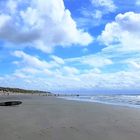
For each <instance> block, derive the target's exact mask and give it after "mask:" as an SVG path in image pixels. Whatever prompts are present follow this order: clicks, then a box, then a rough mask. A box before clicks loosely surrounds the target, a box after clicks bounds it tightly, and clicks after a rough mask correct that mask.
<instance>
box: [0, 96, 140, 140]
mask: <svg viewBox="0 0 140 140" xmlns="http://www.w3.org/2000/svg"><path fill="white" fill-rule="evenodd" d="M5 100H21V101H23V104H22V105H20V106H16V107H0V140H140V109H135V108H127V107H119V106H111V105H103V104H97V103H87V102H76V101H66V100H64V99H57V98H55V97H45V96H44V97H41V96H18V97H16V96H12V97H11V96H9V97H2V96H0V101H5Z"/></svg>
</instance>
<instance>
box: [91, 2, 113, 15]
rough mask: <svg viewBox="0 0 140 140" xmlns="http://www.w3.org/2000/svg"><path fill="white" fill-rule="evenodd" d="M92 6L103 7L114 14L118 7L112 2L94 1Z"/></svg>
mask: <svg viewBox="0 0 140 140" xmlns="http://www.w3.org/2000/svg"><path fill="white" fill-rule="evenodd" d="M91 2H92V4H93V5H94V6H96V7H103V8H105V10H107V11H109V12H114V11H115V10H116V6H115V4H114V2H113V1H112V0H92V1H91Z"/></svg>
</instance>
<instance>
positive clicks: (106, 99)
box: [62, 94, 140, 108]
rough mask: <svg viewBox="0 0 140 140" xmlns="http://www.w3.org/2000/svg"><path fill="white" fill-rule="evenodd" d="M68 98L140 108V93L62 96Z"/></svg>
mask: <svg viewBox="0 0 140 140" xmlns="http://www.w3.org/2000/svg"><path fill="white" fill-rule="evenodd" d="M62 98H64V99H66V100H75V101H82V102H95V103H102V104H110V105H118V106H127V107H135V108H140V94H137V95H122V94H121V95H114V94H113V95H90V96H68V97H62Z"/></svg>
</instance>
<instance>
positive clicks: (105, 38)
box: [98, 12, 140, 52]
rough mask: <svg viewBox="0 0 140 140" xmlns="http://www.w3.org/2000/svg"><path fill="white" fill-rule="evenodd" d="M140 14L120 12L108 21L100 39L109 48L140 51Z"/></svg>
mask: <svg viewBox="0 0 140 140" xmlns="http://www.w3.org/2000/svg"><path fill="white" fill-rule="evenodd" d="M139 23H140V14H139V13H134V12H126V13H124V14H118V15H117V16H116V18H115V21H113V22H111V23H108V24H107V25H106V26H105V29H104V31H103V32H102V34H101V35H100V36H99V37H98V39H99V40H100V41H101V42H102V43H104V44H105V45H106V46H108V47H107V49H108V48H111V49H116V50H119V51H125V52H126V51H140V47H139V46H140V41H139V39H140V38H139V36H140V24H139Z"/></svg>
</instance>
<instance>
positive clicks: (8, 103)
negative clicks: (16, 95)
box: [0, 101, 22, 106]
mask: <svg viewBox="0 0 140 140" xmlns="http://www.w3.org/2000/svg"><path fill="white" fill-rule="evenodd" d="M20 104H22V102H21V101H6V102H0V106H15V105H20Z"/></svg>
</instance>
